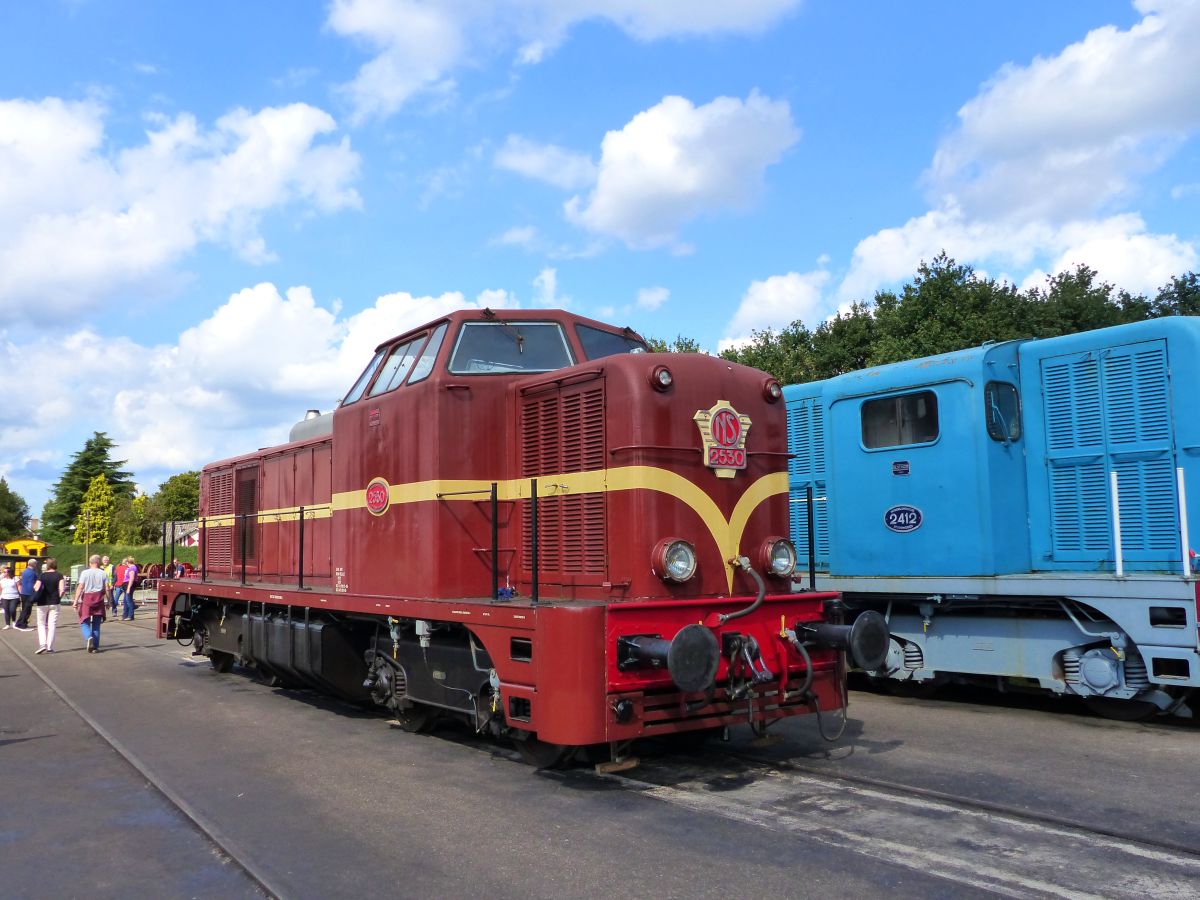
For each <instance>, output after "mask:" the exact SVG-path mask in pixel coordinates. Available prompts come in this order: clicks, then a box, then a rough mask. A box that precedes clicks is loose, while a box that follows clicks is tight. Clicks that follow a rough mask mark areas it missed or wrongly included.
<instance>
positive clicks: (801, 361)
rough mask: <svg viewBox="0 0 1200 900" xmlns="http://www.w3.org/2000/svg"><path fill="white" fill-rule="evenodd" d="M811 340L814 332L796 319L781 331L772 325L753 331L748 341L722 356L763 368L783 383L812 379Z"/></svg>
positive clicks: (731, 360)
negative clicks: (776, 330)
mask: <svg viewBox="0 0 1200 900" xmlns="http://www.w3.org/2000/svg"><path fill="white" fill-rule="evenodd" d="M812 340H813V336H812V333H811V332H810V331H809V330H808V328H806V327H805V325H804V323H803V322H801V321H800V320H799V319H797V320H796V321H795V322H793V323H792V324H791V325H788V326H787V327H786V328H784V329H782V330H781V331H780V332H779V333H778V334H776V333H775V332H774V331H773V330H772V329H770V328H767V329H764V330H763V331H757V330H755V331H751V332H750V342H749V343H748V344H744V345H742V346H741V347H731V348H730V349H728V350H725V351H723V352H722V353H721V358H722V359H727V360H729V361H730V362H736V363H741V364H742V365H743V366H753V367H754V368H756V369H762V370H763V371H764V372H769V373H770V374H772V375H774V376H775V378H776V379H778V380H779V381H780V382H782V383H783V384H796V383H798V382H802V381H812V380H813V377H814V368H813V346H812Z"/></svg>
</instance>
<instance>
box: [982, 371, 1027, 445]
mask: <svg viewBox="0 0 1200 900" xmlns="http://www.w3.org/2000/svg"><path fill="white" fill-rule="evenodd" d="M983 417H984V421H985V422H987V433H988V437H990V438H991V439H992V440H993V441H1002V442H1004V443H1009V442H1011V441H1017V440H1020V438H1021V397H1020V395H1019V394H1018V393H1017V389H1016V387H1015V386H1013V385H1011V384H1009V383H1008V382H1007V381H989V382H988V383H987V385H986V386H985V387H984V389H983Z"/></svg>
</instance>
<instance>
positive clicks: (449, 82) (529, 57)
mask: <svg viewBox="0 0 1200 900" xmlns="http://www.w3.org/2000/svg"><path fill="white" fill-rule="evenodd" d="M800 2H801V0H741V2H739V3H729V2H728V0H655V2H653V3H647V2H645V0H442V2H439V3H436V4H433V3H430V4H423V3H417V2H414V0H335V2H334V3H333V4H332V6H331V7H330V11H329V17H328V19H327V20H326V26H327V27H328V28H329V29H330V30H332V31H334V32H335V33H337V34H340V35H342V36H344V37H349V38H353V39H355V40H358V41H361V42H362V43H364V44H366V45H367V46H368V47H370V48H371V49H372V50H373V51H374V52H375V54H376V55H375V56H374V57H372V58H371V59H370V60H369V61H368V62H367V63H366V64H364V65H363V67H362V68H361V69H359V71H358V74H357V75H356V77H355V78H354V80H353V81H351V82H350V83H349V84H346V85H344V86H343V92H344V94H345V95H346V96H347V97H348V98H349V100H350V102H351V103H352V105H353V107H354V114H353V118H354V121H356V122H362V121H364V120H365V119H368V118H373V117H386V116H388V115H391V114H392V113H394V112H396V111H397V110H399V109H400V108H401V107H402V106H403V105H404V104H405V103H407V102H408V101H409V100H411V99H412V98H413V97H415V96H417V95H420V94H423V93H427V92H430V91H437V92H445V91H447V90H450V89H452V88H453V84H454V82H453V73H454V71H456V70H457V69H458V68H460V67H464V66H467V65H471V64H472V63H473V62H474V61H475V60H477V59H478V58H480V57H481V56H484V55H487V54H492V53H497V52H499V53H507V52H510V51H513V52H514V53H515V58H516V61H517V62H519V63H521V64H525V65H530V64H536V63H537V62H540V61H541V60H542V59H543V58H544V57H545V56H546V55H547V54H548V53H549V52H551V51H552V50H554V48H556V47H557V46H558V45H559V44H560V43H562V41H563V40H564V39H565V38H566V36H567V34H568V32H569V31H570V29H571V28H572V27H574V26H575V25H577V24H578V23H580V22H584V21H588V20H595V19H602V20H606V21H609V22H611V23H613V24H614V25H616V26H617V27H618V28H620V29H622V30H623V31H625V32H626V33H627V34H629V35H630V36H632V37H634V38H635V39H637V40H643V41H653V40H659V39H663V38H672V37H688V36H704V35H714V34H731V33H732V34H737V33H754V32H759V31H762V30H764V29H766V28H768V27H770V26H771V25H772V24H774V23H775V22H777V21H778V20H779V19H781V18H782V17H783V16H784V15H786V14H787V13H789V12H791V11H792V10H794V9H795V8H797V7H798V6H799V5H800Z"/></svg>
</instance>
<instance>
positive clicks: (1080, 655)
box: [784, 317, 1200, 718]
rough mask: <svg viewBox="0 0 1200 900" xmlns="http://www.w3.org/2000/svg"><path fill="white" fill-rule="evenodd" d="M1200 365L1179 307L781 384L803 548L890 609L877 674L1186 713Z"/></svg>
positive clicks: (1118, 710)
mask: <svg viewBox="0 0 1200 900" xmlns="http://www.w3.org/2000/svg"><path fill="white" fill-rule="evenodd" d="M1197 386H1200V318H1192V317H1173V318H1164V319H1156V320H1152V321H1146V322H1138V323H1134V324H1129V325H1121V326H1117V327H1114V328H1104V329H1100V330H1097V331H1090V332H1085V333H1081V334H1074V335H1067V336H1063V337H1056V338H1048V339H1042V340H1028V341H1008V342H1004V343H992V344H986V345H984V346H982V347H977V348H973V349H969V350H963V351H961V352H957V353H947V354H943V355H941V356H933V357H928V358H926V359H916V360H910V361H908V362H901V363H895V364H892V365H886V366H879V367H876V368H872V369H866V370H863V371H858V372H851V373H848V374H845V375H841V376H838V377H836V378H830V379H828V380H826V381H819V382H813V383H810V384H801V385H792V386H789V387H787V388H785V389H784V396H785V398H786V400H787V406H788V437H789V441H790V445H791V452H792V458H791V460H790V464H789V480H790V491H791V502H792V507H791V509H792V523H793V524H792V530H793V535H792V536H793V539H794V541H795V544H796V549H797V552H798V553H799V554H800V555H801V560H802V562H805V563H811V567H812V569H813V570H814V571H815V572H818V573H819V575H818V576H817V577H816V579H815V580H816V583H817V586H818V587H820V588H821V589H823V590H825V589H828V590H838V591H842V592H843V595H844V597H845V600H846V603H847V605H848V606H849V607H850V608H851V609H852V610H863V609H876V610H878V611H879V612H881V613H883V614H884V615H885V616H886V617H887V619H888V622H889V626H890V630H891V633H892V642H891V652H890V655H889V657H888V662H887V664H886V668H885V669H884V670H881V671H880V672H879V673H878V674H879V675H886V677H888V678H890V679H896V680H899V681H903V682H909V683H911V684H912V685H926V686H928V685H934V684H938V683H941V682H945V681H966V680H969V681H976V682H978V681H984V682H985V683H990V684H993V685H996V686H998V687H1001V688H1006V687H1013V686H1022V687H1034V688H1040V689H1044V690H1048V691H1052V692H1055V693H1057V694H1064V695H1076V696H1081V697H1083V698H1085V700H1086V701H1087V702H1088V704H1089V705H1090V706H1092V707H1093V708H1094V709H1096V710H1097V711H1099V712H1101V713H1103V714H1106V715H1110V716H1114V717H1121V718H1137V717H1141V716H1144V715H1150V714H1153V713H1156V712H1174V713H1177V714H1187V713H1188V711H1187V707H1186V706H1185V705H1184V704H1185V701H1186V697H1187V695H1188V693H1190V691H1191V690H1192V689H1193V688H1195V687H1197V686H1200V638H1198V631H1197V617H1198V608H1200V581H1198V580H1197V578H1196V575H1195V574H1194V568H1195V567H1194V565H1193V558H1194V556H1195V554H1194V552H1193V550H1192V549H1191V548H1192V546H1193V543H1192V542H1193V541H1198V540H1200V535H1196V536H1194V537H1190V536H1189V530H1188V529H1189V524H1188V523H1189V512H1190V513H1191V517H1190V521H1191V523H1192V527H1193V528H1194V529H1196V530H1200V516H1198V515H1197V514H1198V513H1200V402H1197V399H1196V398H1195V397H1193V396H1192V390H1193V389H1194V388H1196V387H1197ZM810 523H811V524H810ZM797 568H798V569H799V566H798V567H797Z"/></svg>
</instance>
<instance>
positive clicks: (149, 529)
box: [113, 494, 162, 544]
mask: <svg viewBox="0 0 1200 900" xmlns="http://www.w3.org/2000/svg"><path fill="white" fill-rule="evenodd" d="M150 500H151V498H150V497H147V496H146V495H145V494H138V495H137V496H136V497H134V498H133V499H132V500H129V499H127V498H125V497H117V498H115V503H114V507H113V537H114V539H115V540H116V541H117V542H118V543H121V544H147V543H155V542H156V541H158V539H159V536H160V534H161V533H162V530H161V528H160V525H159V523H160V519H159V518H158V517H156V516H154V515H152V513H151V511H150Z"/></svg>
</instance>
